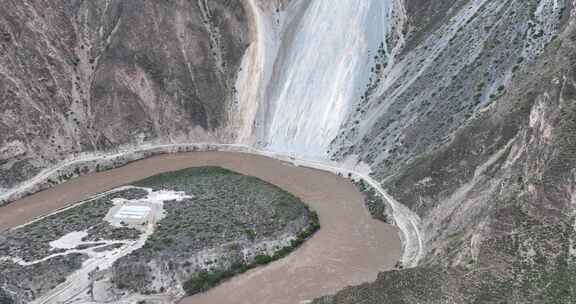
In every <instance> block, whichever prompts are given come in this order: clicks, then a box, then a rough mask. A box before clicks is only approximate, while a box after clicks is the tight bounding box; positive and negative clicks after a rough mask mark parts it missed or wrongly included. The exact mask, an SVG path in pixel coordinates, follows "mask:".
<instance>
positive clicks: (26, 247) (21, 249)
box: [0, 189, 146, 261]
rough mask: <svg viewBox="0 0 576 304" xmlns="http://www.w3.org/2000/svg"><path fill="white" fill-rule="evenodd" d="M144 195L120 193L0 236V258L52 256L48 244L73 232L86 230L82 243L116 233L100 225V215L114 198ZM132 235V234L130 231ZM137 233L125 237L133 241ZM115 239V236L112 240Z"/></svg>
mask: <svg viewBox="0 0 576 304" xmlns="http://www.w3.org/2000/svg"><path fill="white" fill-rule="evenodd" d="M145 195H146V191H143V190H140V189H128V190H122V191H118V192H114V193H110V194H108V195H104V196H101V197H98V198H96V199H92V200H89V201H88V202H85V203H82V204H80V205H77V206H75V207H72V208H68V209H66V210H64V211H61V212H58V213H55V214H52V215H49V216H47V217H44V218H42V219H40V220H38V221H35V222H33V223H31V224H28V225H26V226H23V227H20V228H17V229H15V230H8V231H5V232H2V233H0V257H2V256H10V257H18V258H21V259H23V260H25V261H33V260H37V259H42V258H45V257H46V256H48V255H50V254H54V251H53V250H52V249H53V248H52V246H50V242H52V241H56V240H58V239H60V238H62V237H63V236H65V235H66V234H69V233H72V232H75V231H87V232H88V236H87V237H86V239H85V240H97V239H98V238H101V237H103V236H105V235H106V236H110V235H114V234H117V232H119V230H126V229H122V228H115V227H112V226H110V225H108V224H107V223H106V222H103V218H104V216H105V215H106V214H107V213H108V210H109V209H110V208H111V207H112V206H113V203H112V200H113V199H115V198H118V197H122V198H138V197H143V196H145ZM134 232H136V231H134ZM135 237H137V234H136V235H134V234H132V236H129V237H128V238H135ZM115 238H117V237H115Z"/></svg>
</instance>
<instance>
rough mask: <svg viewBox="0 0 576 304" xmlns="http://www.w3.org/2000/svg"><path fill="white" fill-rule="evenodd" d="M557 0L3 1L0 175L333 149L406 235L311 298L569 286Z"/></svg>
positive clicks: (558, 294)
mask: <svg viewBox="0 0 576 304" xmlns="http://www.w3.org/2000/svg"><path fill="white" fill-rule="evenodd" d="M574 4H575V3H574V2H573V1H570V0H524V1H519V0H498V1H496V0H452V1H445V0H430V1H423V0H386V1H377V0H366V1H361V3H359V2H358V1H354V0H342V1H337V2H333V1H328V0H313V1H304V0H293V1H257V0H254V1H249V0H246V1H220V0H205V1H202V0H201V1H192V2H178V1H175V2H166V3H165V2H162V3H160V2H152V1H150V2H146V1H145V2H131V1H102V2H88V1H86V2H82V1H66V2H34V3H30V2H28V1H22V2H15V1H14V2H11V1H8V2H5V3H2V4H0V5H1V6H2V8H3V9H2V10H0V11H2V12H3V13H1V15H0V16H1V17H0V37H2V39H3V40H2V43H1V44H0V75H1V77H2V81H0V86H1V89H0V92H2V95H1V96H2V98H0V102H2V103H3V104H2V108H3V109H7V110H5V111H3V112H2V113H1V114H0V187H2V188H6V189H10V188H13V187H15V186H16V185H18V184H19V183H21V182H23V181H26V180H28V179H29V178H31V177H32V176H34V175H35V174H36V173H38V172H39V171H40V170H42V169H44V168H48V167H50V166H51V165H53V164H55V163H57V162H58V161H60V160H62V159H63V158H64V157H66V156H69V155H70V153H75V152H94V151H110V150H113V149H116V148H121V147H125V146H132V147H133V146H138V145H140V144H143V143H193V142H225V143H239V144H246V145H251V146H254V147H257V148H261V149H265V150H270V151H275V152H280V153H285V154H288V155H294V156H297V157H301V158H311V159H315V160H319V161H328V160H334V161H338V162H342V163H347V164H349V163H351V162H352V163H353V164H357V165H358V167H362V168H367V167H369V168H371V173H370V174H371V176H372V177H373V178H374V179H376V180H378V181H381V183H382V186H383V187H384V188H385V189H388V190H389V191H390V194H392V196H393V197H394V198H395V199H396V200H398V201H399V202H401V203H402V204H404V205H406V206H408V207H409V208H410V209H411V210H412V211H414V212H415V213H416V214H417V215H418V216H419V217H420V219H421V221H420V227H419V228H420V233H421V235H422V236H423V244H424V252H423V254H422V258H421V260H420V261H419V263H418V266H417V267H415V268H410V269H401V270H398V271H393V272H387V273H383V274H381V275H380V277H379V279H378V280H377V281H376V282H375V283H373V284H367V285H364V286H360V287H352V288H350V289H348V290H345V291H343V292H342V293H340V294H338V295H336V296H332V297H328V298H326V299H321V300H318V301H319V302H320V303H358V302H363V303H381V302H383V301H385V300H388V301H392V300H393V302H394V303H396V302H397V303H403V302H404V303H414V302H419V303H474V302H476V303H486V302H488V303H490V302H498V303H501V302H513V303H527V302H536V303H542V302H552V303H554V301H555V302H556V303H569V301H570V299H571V298H573V297H576V295H575V294H574V293H575V292H574V291H573V289H572V288H571V286H570V285H567V284H566V282H570V281H572V280H573V279H574V276H575V272H574V269H575V268H574V261H573V259H574V252H576V251H575V249H574V248H573V245H572V244H573V243H574V237H573V234H574V218H573V214H574V204H575V203H576V195H575V194H574V193H575V191H576V190H575V189H576V170H575V169H574V168H575V163H574V162H575V161H576V158H575V155H576V146H575V144H576V138H575V136H576V135H575V134H576V133H575V131H576V130H575V129H574V128H575V127H576V124H575V121H576V116H575V115H576V112H575V109H576V108H575V97H574V95H575V94H574V92H576V88H575V87H574V81H575V74H574V71H573V66H574V65H575V64H576V62H574V61H575V58H574V55H573V54H576V50H575V42H574V41H575V37H576V35H575V33H576V29H575V26H576V25H575V24H574V22H575V21H576V17H575V15H574V10H573V8H574ZM24 20H25V21H26V22H24Z"/></svg>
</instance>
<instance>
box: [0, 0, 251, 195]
mask: <svg viewBox="0 0 576 304" xmlns="http://www.w3.org/2000/svg"><path fill="white" fill-rule="evenodd" d="M0 12H1V13H0V36H1V42H0V77H1V80H0V96H1V98H0V103H1V104H0V108H2V113H0V147H1V148H0V176H1V177H0V188H9V187H11V186H13V185H14V184H16V183H17V182H20V181H22V180H25V179H27V178H30V177H31V176H33V175H34V174H35V173H37V172H38V171H39V170H40V169H42V168H45V167H48V166H50V165H51V164H53V163H55V162H57V161H58V160H61V159H62V158H64V157H65V156H68V155H70V154H71V153H75V152H84V151H97V150H99V151H102V150H109V149H112V148H114V147H118V146H121V145H126V144H139V143H142V142H172V141H194V140H195V141H216V142H217V141H229V140H232V139H233V138H234V134H233V133H232V132H230V131H229V130H228V125H229V123H228V122H229V121H230V120H231V118H230V117H231V116H232V112H233V111H234V107H233V104H234V100H235V99H234V92H235V90H234V84H235V81H236V74H237V71H238V69H239V67H240V63H241V60H242V57H243V54H244V51H245V49H246V47H247V45H248V44H249V43H250V42H251V39H252V38H251V35H250V31H249V24H248V16H247V12H246V9H245V7H244V3H243V2H242V1H220V0H216V1H213V0H211V1H205V0H197V1H170V2H165V1H161V2H159V1H144V2H142V1H4V2H2V3H1V4H0Z"/></svg>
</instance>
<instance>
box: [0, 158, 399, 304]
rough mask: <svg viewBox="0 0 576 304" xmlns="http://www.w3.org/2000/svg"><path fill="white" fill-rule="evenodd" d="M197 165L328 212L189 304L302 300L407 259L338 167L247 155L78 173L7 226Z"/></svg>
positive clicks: (0, 223)
mask: <svg viewBox="0 0 576 304" xmlns="http://www.w3.org/2000/svg"><path fill="white" fill-rule="evenodd" d="M194 166H221V167H224V168H228V169H231V170H234V171H236V172H240V173H243V174H247V175H252V176H256V177H259V178H261V179H263V180H265V181H268V182H270V183H272V184H275V185H277V186H279V187H281V188H283V189H285V190H287V191H289V192H292V193H293V194H295V195H296V196H298V197H300V198H301V199H302V200H303V201H304V202H306V203H307V204H308V205H309V206H310V207H312V208H313V209H314V210H316V211H317V212H318V214H319V216H320V223H321V226H322V228H321V229H320V231H318V232H317V233H316V234H315V235H314V236H313V237H312V238H311V239H310V240H308V241H307V242H306V243H304V245H303V246H302V247H300V248H299V249H297V250H296V251H294V252H293V253H292V254H290V255H289V256H287V257H286V258H283V259H281V260H279V261H276V262H273V263H271V264H269V265H267V266H264V267H259V268H256V269H253V270H251V271H248V272H246V273H244V274H241V275H239V276H236V277H234V278H232V279H231V280H229V281H227V282H225V283H223V284H221V285H219V286H217V287H215V288H213V289H211V290H209V291H208V292H206V293H203V294H198V295H195V296H192V297H187V298H184V299H183V300H181V301H180V303H185V304H220V303H222V304H224V303H226V304H244V303H245V304H248V303H250V304H264V303H266V304H271V303H272V304H298V303H305V302H306V301H307V300H311V299H313V298H316V297H319V296H322V295H327V294H332V293H335V292H336V291H338V290H339V289H342V288H344V287H346V286H349V285H357V284H360V283H363V282H369V281H373V280H375V279H376V275H377V274H378V272H379V271H382V270H388V269H391V268H392V267H393V266H394V264H395V263H396V261H397V260H398V259H399V258H400V254H401V243H400V238H399V236H398V231H397V229H396V228H395V227H393V226H391V225H387V224H385V223H382V222H380V221H377V220H374V219H372V218H371V216H370V214H369V213H368V211H367V210H366V208H364V206H363V203H362V195H361V194H360V193H359V192H358V191H357V190H356V188H355V187H354V185H353V184H351V183H350V182H349V181H348V180H346V179H344V178H341V177H339V176H337V175H334V174H332V173H328V172H324V171H319V170H315V169H310V168H304V167H296V166H294V165H292V164H289V163H285V162H281V161H278V160H274V159H271V158H267V157H263V156H256V155H251V154H243V153H228V152H194V153H181V154H166V155H161V156H156V157H151V158H148V159H144V160H141V161H137V162H133V163H131V164H128V165H126V166H124V167H120V168H117V169H113V170H109V171H106V172H99V173H94V174H90V175H86V176H82V177H78V178H75V179H73V180H71V181H68V182H66V183H63V184H60V185H58V186H55V187H53V188H50V189H48V190H45V191H42V192H39V193H37V194H34V195H31V196H28V197H26V198H24V199H21V200H19V201H16V202H14V203H12V204H9V205H8V206H6V207H1V208H0V230H4V229H8V228H11V227H14V226H17V225H20V224H24V223H26V222H29V221H30V220H32V219H34V218H36V217H39V216H42V215H45V214H48V213H50V212H52V211H54V210H55V209H58V208H62V207H65V206H67V205H68V204H69V203H70V202H75V201H79V200H82V199H84V198H87V197H88V196H90V195H93V194H97V193H100V192H102V191H106V190H110V189H113V188H115V187H118V186H121V185H124V184H128V183H130V182H133V181H136V180H140V179H142V178H145V177H148V176H151V175H155V174H157V173H161V172H166V171H173V170H178V169H183V168H188V167H194Z"/></svg>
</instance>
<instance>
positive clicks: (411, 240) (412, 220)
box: [0, 143, 424, 267]
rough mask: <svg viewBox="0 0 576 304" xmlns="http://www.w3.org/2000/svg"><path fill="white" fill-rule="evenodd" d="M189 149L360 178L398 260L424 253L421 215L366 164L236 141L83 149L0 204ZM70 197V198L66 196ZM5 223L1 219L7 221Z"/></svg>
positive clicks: (412, 262)
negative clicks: (388, 220) (379, 209)
mask: <svg viewBox="0 0 576 304" xmlns="http://www.w3.org/2000/svg"><path fill="white" fill-rule="evenodd" d="M192 151H226V152H237V153H248V154H254V155H263V156H267V157H270V158H274V159H278V160H282V161H287V162H290V163H292V164H294V165H297V166H305V167H310V168H316V169H320V170H324V171H328V172H332V173H335V174H339V175H342V176H347V177H349V178H352V179H362V180H364V181H365V182H367V183H368V184H369V185H370V186H371V187H373V188H374V189H375V190H376V191H378V193H379V194H380V195H382V196H383V197H385V198H386V200H387V201H388V204H389V205H390V206H391V207H392V212H391V215H392V220H393V223H394V225H396V226H397V227H398V229H400V231H401V235H400V237H401V239H402V246H403V250H402V257H401V259H400V261H401V264H402V265H403V266H404V267H415V266H416V265H417V264H418V261H419V260H420V258H421V257H422V256H423V254H424V245H423V236H422V235H421V231H420V218H419V216H418V215H417V214H415V213H414V212H412V211H411V210H410V209H409V208H407V207H406V206H404V205H402V204H401V203H399V202H397V201H396V200H394V198H392V197H391V196H390V195H389V194H388V193H387V192H386V191H385V190H384V189H383V188H382V187H381V186H380V183H378V182H377V181H376V180H374V179H372V178H371V177H370V176H369V175H370V174H369V173H370V172H369V168H366V167H362V168H359V167H357V166H348V165H347V164H343V163H336V162H327V161H321V160H303V159H296V158H294V157H291V156H287V155H283V154H280V153H275V152H271V151H265V150H260V149H256V148H253V147H249V146H246V145H238V144H214V143H191V144H159V145H154V144H150V145H142V146H138V147H124V148H122V149H118V150H117V151H115V152H113V153H82V154H77V155H73V156H72V157H70V158H68V159H66V160H64V161H62V162H61V163H59V164H57V165H55V166H53V167H51V168H48V169H45V170H43V171H42V172H40V173H39V174H38V175H36V176H35V177H34V178H32V179H30V180H28V181H27V182H24V183H22V184H20V185H18V186H16V187H14V188H12V189H11V190H9V191H5V192H2V193H0V205H2V204H5V203H7V202H10V201H14V200H17V199H19V198H22V197H24V196H25V195H29V194H32V193H35V192H38V191H41V190H43V189H49V188H50V187H53V186H54V185H55V184H58V183H60V182H64V181H68V180H70V179H71V178H73V177H77V176H81V175H85V174H90V173H93V172H99V171H101V170H110V169H113V168H117V167H121V166H124V165H126V164H128V163H131V162H134V161H137V160H140V159H144V158H147V157H151V156H154V155H161V154H166V153H177V152H192ZM68 201H72V200H68ZM6 221H7V223H4V222H6ZM9 222H10V220H9V219H8V220H7V219H2V218H0V230H3V229H6V228H7V227H10V225H9V224H10V223H9Z"/></svg>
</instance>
